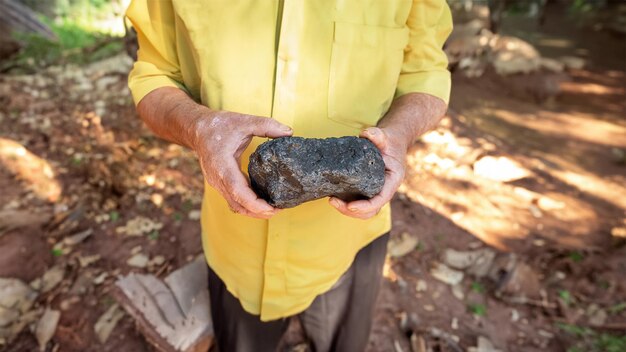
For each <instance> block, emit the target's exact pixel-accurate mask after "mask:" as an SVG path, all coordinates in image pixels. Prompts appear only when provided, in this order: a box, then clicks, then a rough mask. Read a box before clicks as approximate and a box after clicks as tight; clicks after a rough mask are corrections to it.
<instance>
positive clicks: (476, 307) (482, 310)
mask: <svg viewBox="0 0 626 352" xmlns="http://www.w3.org/2000/svg"><path fill="white" fill-rule="evenodd" d="M467 310H468V311H469V312H470V313H472V314H474V315H478V316H480V317H484V316H485V315H487V307H486V306H485V305H484V304H480V303H470V304H469V305H468V306H467Z"/></svg>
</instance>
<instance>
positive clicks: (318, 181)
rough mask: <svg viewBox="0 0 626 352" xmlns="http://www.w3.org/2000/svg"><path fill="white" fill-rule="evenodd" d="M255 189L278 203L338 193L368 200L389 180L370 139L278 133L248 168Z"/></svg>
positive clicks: (287, 205) (279, 205) (346, 197)
mask: <svg viewBox="0 0 626 352" xmlns="http://www.w3.org/2000/svg"><path fill="white" fill-rule="evenodd" d="M248 173H249V175H250V181H251V184H252V188H253V189H254V190H255V192H256V193H257V194H258V195H259V196H260V197H262V198H263V199H265V200H266V201H268V203H269V204H271V205H272V206H275V207H277V208H292V207H295V206H297V205H299V204H301V203H304V202H308V201H311V200H315V199H319V198H323V197H328V196H334V197H337V198H340V199H343V200H345V201H352V200H357V199H367V198H371V197H373V196H375V195H376V194H378V193H379V192H380V191H381V189H382V187H383V184H384V183H385V163H384V161H383V158H382V155H381V154H380V151H379V150H378V148H376V146H375V145H374V144H373V143H372V142H370V141H369V140H367V139H365V138H358V137H341V138H327V139H316V138H310V139H309V138H301V137H284V138H277V139H274V140H271V141H268V142H265V143H263V144H261V145H260V146H259V147H258V148H257V150H256V151H255V152H254V153H253V154H252V155H251V156H250V165H249V167H248Z"/></svg>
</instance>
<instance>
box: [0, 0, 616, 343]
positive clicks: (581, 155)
mask: <svg viewBox="0 0 626 352" xmlns="http://www.w3.org/2000/svg"><path fill="white" fill-rule="evenodd" d="M128 2H129V1H126V0H119V1H115V0H110V1H109V0H51V1H42V0H0V31H1V32H2V34H1V36H0V350H1V351H34V350H36V349H38V348H41V350H42V351H44V350H45V351H151V350H154V348H155V347H153V345H154V343H153V341H152V342H150V337H149V336H148V337H147V336H146V332H145V329H141V328H138V327H136V325H135V320H134V318H133V317H131V315H129V314H128V313H127V312H126V310H124V309H123V308H121V306H120V305H119V303H118V300H117V299H116V298H115V296H114V295H113V294H112V291H113V290H114V283H115V280H116V278H117V277H118V276H119V275H124V274H127V273H129V272H140V273H146V274H152V275H154V276H155V277H158V278H162V277H164V276H166V275H168V274H169V273H171V272H172V271H174V270H176V269H178V268H180V267H181V266H183V265H185V264H186V263H188V262H190V261H192V260H193V259H194V258H196V257H197V256H198V255H199V254H200V251H201V246H200V237H199V235H200V230H199V224H198V219H199V209H200V201H201V194H202V177H201V172H200V169H199V167H198V165H197V162H196V159H195V157H194V155H193V153H191V152H189V151H188V150H185V149H183V148H181V147H179V146H176V145H171V144H167V143H165V142H163V141H160V140H158V139H157V138H155V137H154V136H152V135H151V134H150V132H149V131H148V130H147V129H146V128H145V127H144V126H143V125H142V124H141V122H140V121H139V119H138V118H137V117H136V114H135V110H134V106H133V104H132V101H131V98H130V94H129V91H128V89H127V87H126V77H127V73H128V71H129V70H130V68H131V66H132V61H133V59H132V58H131V57H132V56H133V55H134V54H135V52H136V40H135V38H134V33H133V31H132V29H130V28H128V27H127V26H126V24H125V22H124V20H123V13H124V10H125V8H126V6H127V5H128ZM449 3H450V6H451V8H452V9H453V15H454V21H455V30H454V32H453V33H452V35H451V36H450V38H449V40H448V42H447V44H446V47H445V50H446V52H447V54H448V57H449V59H450V69H451V71H452V72H453V92H452V99H451V103H450V108H449V111H448V114H447V116H446V118H445V119H444V120H443V122H442V124H441V125H440V126H439V127H438V128H437V130H435V131H432V132H430V133H427V134H426V135H424V136H422V137H421V138H420V139H419V140H416V141H415V143H414V145H413V146H412V147H411V149H410V152H409V154H408V156H407V165H408V170H407V175H406V180H405V182H404V184H403V185H402V187H401V188H400V191H399V192H398V194H397V195H396V197H395V198H394V200H393V202H392V208H393V222H394V226H393V230H392V240H391V243H390V245H389V256H388V259H387V262H386V265H385V281H384V283H383V289H382V291H381V295H380V299H379V302H378V304H377V307H376V320H375V326H374V330H373V334H372V338H371V341H370V344H369V347H368V350H369V351H395V352H401V351H407V352H408V351H412V352H425V351H480V352H487V351H497V350H499V351H567V352H578V351H580V352H583V351H610V352H623V351H626V4H625V3H624V2H623V1H619V0H615V1H611V0H489V1H487V0H483V1H480V0H450V1H449ZM292 330H293V331H292V332H293V334H291V335H293V336H295V337H293V338H291V340H290V341H289V343H287V344H286V347H285V350H287V351H292V350H294V351H295V350H297V351H306V350H307V349H306V347H305V346H304V345H302V344H301V343H300V342H301V341H298V339H297V336H298V334H297V327H295V328H294V329H292Z"/></svg>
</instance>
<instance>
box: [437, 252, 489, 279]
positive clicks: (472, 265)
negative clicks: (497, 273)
mask: <svg viewBox="0 0 626 352" xmlns="http://www.w3.org/2000/svg"><path fill="white" fill-rule="evenodd" d="M495 257H496V253H495V252H494V251H493V250H491V249H489V248H482V249H477V250H473V251H457V250H454V249H450V248H449V249H446V250H445V251H444V253H443V262H444V263H445V264H446V265H448V266H450V267H452V268H455V269H462V270H465V269H466V270H467V271H468V273H470V274H472V275H475V276H477V277H483V276H485V275H487V273H488V272H489V269H490V268H491V265H492V264H493V260H494V259H495Z"/></svg>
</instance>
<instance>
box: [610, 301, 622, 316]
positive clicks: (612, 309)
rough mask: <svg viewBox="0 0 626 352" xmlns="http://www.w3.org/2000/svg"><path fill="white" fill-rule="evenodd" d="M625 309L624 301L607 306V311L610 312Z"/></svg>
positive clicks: (613, 312)
mask: <svg viewBox="0 0 626 352" xmlns="http://www.w3.org/2000/svg"><path fill="white" fill-rule="evenodd" d="M625 309H626V302H622V303H618V304H616V305H614V306H612V307H611V308H609V312H611V313H612V314H618V313H621V312H622V311H624V310H625Z"/></svg>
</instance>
